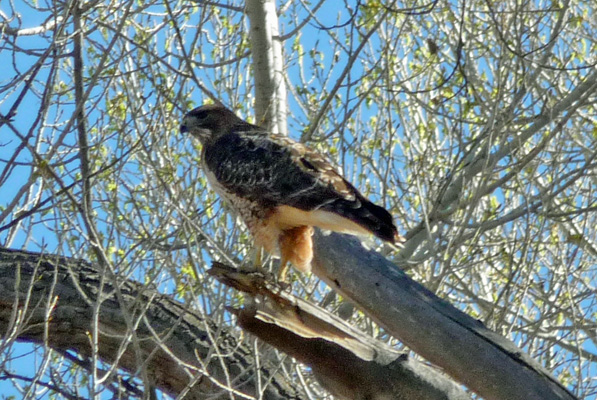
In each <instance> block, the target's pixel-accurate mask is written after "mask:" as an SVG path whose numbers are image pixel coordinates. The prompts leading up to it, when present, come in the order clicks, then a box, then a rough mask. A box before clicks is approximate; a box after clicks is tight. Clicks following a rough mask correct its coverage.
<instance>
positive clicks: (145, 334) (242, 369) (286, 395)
mask: <svg viewBox="0 0 597 400" xmlns="http://www.w3.org/2000/svg"><path fill="white" fill-rule="evenodd" d="M118 285H119V286H120V291H121V294H122V297H123V299H124V301H125V303H124V304H121V303H120V302H119V301H118V300H117V298H116V296H115V294H114V293H115V290H116V289H115V287H114V286H113V285H112V284H111V280H110V279H102V271H101V270H100V268H99V267H98V266H96V265H95V264H90V263H87V262H84V261H81V260H76V259H71V258H66V257H58V256H52V255H42V254H39V253H30V252H20V251H15V250H8V249H0V288H1V290H0V333H1V334H2V336H3V339H4V340H5V341H4V344H5V345H6V344H7V343H9V342H10V341H12V340H19V341H27V342H34V343H40V344H47V345H49V346H50V347H52V348H53V349H56V350H58V351H60V352H64V351H74V352H76V353H77V354H78V355H79V356H80V357H82V358H86V357H89V356H90V355H91V354H92V349H91V345H90V344H91V343H92V342H93V340H92V339H91V338H90V334H91V333H90V332H93V330H92V324H93V321H92V318H93V307H94V306H95V304H96V303H97V302H101V306H100V311H99V318H98V320H99V329H98V333H99V338H98V340H97V342H98V343H99V346H98V348H97V352H98V354H99V356H100V358H101V359H102V360H104V361H105V362H108V363H111V364H114V363H117V366H118V368H122V369H124V370H126V371H129V372H132V373H135V372H136V371H139V370H140V369H141V365H139V360H138V358H137V356H138V354H135V349H134V347H135V346H133V345H132V343H131V342H130V340H129V339H130V337H131V332H128V331H127V325H126V323H125V316H123V311H122V310H123V309H126V310H128V313H129V314H134V315H135V317H136V318H138V321H139V324H138V326H137V329H136V336H137V337H138V338H141V340H139V342H138V346H139V347H140V349H141V352H142V356H143V360H142V362H143V363H144V364H145V369H146V370H147V371H148V373H149V374H150V376H151V378H152V380H153V382H154V384H155V386H156V387H158V388H159V389H160V390H162V391H164V392H166V393H169V394H170V395H172V396H174V397H176V396H177V395H178V394H180V393H183V392H184V391H187V394H186V397H185V399H205V398H229V396H230V395H229V393H230V392H232V393H237V395H236V396H238V397H237V398H243V397H244V396H242V394H244V395H246V396H248V397H249V398H253V397H258V396H259V395H258V394H257V393H256V390H257V388H258V385H257V382H256V381H255V379H256V375H261V376H262V377H264V378H265V379H266V380H268V381H269V382H270V383H269V384H268V385H267V387H266V388H265V389H264V393H263V394H262V396H263V397H262V398H264V399H276V400H279V399H302V398H304V397H303V395H302V394H300V392H299V390H298V389H297V388H296V387H294V386H290V385H289V384H288V383H287V382H286V380H285V378H284V377H282V376H281V374H279V373H277V372H274V371H275V368H272V367H268V366H267V365H266V366H264V365H263V361H261V365H260V370H259V373H258V374H256V372H257V371H256V370H255V368H256V367H254V360H253V355H252V352H251V350H250V349H249V347H248V346H246V345H244V344H242V343H239V342H238V340H237V339H236V338H235V337H234V336H233V335H232V334H231V333H230V332H228V331H226V329H224V328H222V327H218V326H216V325H215V324H214V323H213V322H212V321H210V320H209V319H206V318H204V317H203V316H201V315H199V314H197V313H195V312H193V311H191V310H189V309H188V308H187V307H185V306H184V305H183V304H181V303H179V302H176V301H174V300H172V299H171V298H170V297H169V296H167V295H162V294H159V293H158V292H157V291H155V290H153V289H150V288H147V287H145V286H142V285H140V284H138V283H135V282H132V281H124V280H122V281H120V282H118ZM45 332H46V333H47V337H46V336H45ZM213 337H217V338H218V340H217V344H216V343H213V342H212V341H211V340H210V338H213ZM216 346H217V350H216V351H214V348H216ZM218 354H219V355H220V356H218ZM224 354H225V356H224ZM226 374H228V375H229V377H230V378H231V381H232V382H234V384H233V387H231V386H229V385H226V379H225V376H226ZM146 389H147V388H146ZM239 393H240V395H239Z"/></svg>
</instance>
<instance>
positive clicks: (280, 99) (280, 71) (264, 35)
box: [246, 0, 288, 135]
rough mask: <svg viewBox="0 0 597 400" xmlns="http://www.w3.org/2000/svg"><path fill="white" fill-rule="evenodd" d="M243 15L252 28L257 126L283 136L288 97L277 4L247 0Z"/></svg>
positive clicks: (250, 34) (271, 1) (269, 1)
mask: <svg viewBox="0 0 597 400" xmlns="http://www.w3.org/2000/svg"><path fill="white" fill-rule="evenodd" d="M246 14H247V16H248V17H249V21H250V24H251V27H250V30H249V37H250V41H251V54H252V56H253V73H254V76H255V118H256V124H257V125H260V126H263V127H265V128H267V129H268V130H269V131H271V132H274V133H279V134H283V135H286V134H287V127H286V120H287V114H288V112H287V109H286V107H287V100H286V97H287V95H286V82H285V80H284V59H283V57H282V43H281V42H280V35H279V32H278V15H277V14H276V3H275V1H274V0H248V1H247V4H246Z"/></svg>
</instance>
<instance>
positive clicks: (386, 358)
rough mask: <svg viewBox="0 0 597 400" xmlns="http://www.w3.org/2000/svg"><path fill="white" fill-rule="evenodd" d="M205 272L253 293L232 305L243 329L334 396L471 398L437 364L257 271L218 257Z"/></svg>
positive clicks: (432, 399)
mask: <svg viewBox="0 0 597 400" xmlns="http://www.w3.org/2000/svg"><path fill="white" fill-rule="evenodd" d="M209 273H210V274H211V275H213V276H215V277H216V278H217V279H219V280H220V281H221V282H223V283H225V284H227V285H229V286H232V287H234V288H236V289H238V290H241V291H243V292H245V293H248V294H249V295H250V296H252V297H251V299H252V301H251V302H248V304H247V305H246V306H245V307H244V308H242V309H231V311H232V312H233V313H234V314H235V315H236V316H237V318H238V323H239V325H240V326H241V327H242V328H243V329H244V330H246V331H248V332H250V333H252V334H253V335H255V336H257V337H259V338H260V339H262V340H263V341H265V342H267V343H269V344H271V345H272V346H274V347H276V348H277V349H279V350H281V351H283V352H285V353H286V354H288V355H290V356H292V357H294V358H296V359H297V360H298V361H300V362H302V363H304V364H305V365H307V366H309V367H310V368H311V370H312V371H313V373H314V374H315V377H316V378H317V379H318V381H319V382H320V383H321V384H322V386H324V387H325V388H326V389H327V390H328V391H329V392H330V393H332V394H333V395H334V396H335V397H336V398H338V399H347V400H376V399H378V400H384V399H402V400H440V399H441V400H464V399H470V397H469V396H468V395H467V394H466V393H465V392H464V390H463V389H462V388H461V387H460V386H459V385H458V384H456V383H455V382H453V381H452V380H450V379H449V378H448V377H446V376H445V375H444V374H442V373H441V372H440V371H439V370H437V369H434V368H433V367H431V366H429V365H426V364H423V363H421V362H420V361H417V360H415V359H413V358H409V357H408V355H407V354H403V353H399V352H397V351H395V350H393V349H392V348H391V347H389V346H387V345H386V344H385V343H382V342H378V341H376V340H374V339H372V338H370V337H368V336H367V335H365V334H363V333H361V332H360V331H358V330H356V329H354V328H352V327H351V326H350V325H348V324H347V323H346V322H344V321H342V320H341V319H340V318H338V317H336V316H334V315H332V314H330V313H328V312H327V311H326V310H323V309H321V308H319V307H316V306H314V305H312V304H310V303H307V302H306V301H303V300H301V299H298V298H296V297H293V296H292V295H291V294H289V293H288V292H287V291H285V290H280V288H279V287H277V286H275V285H273V284H272V283H270V282H268V280H266V279H265V277H264V276H262V275H260V274H258V273H244V272H237V271H236V270H235V269H233V268H231V267H227V266H225V265H222V264H219V263H215V264H214V267H213V268H212V269H211V270H210V271H209Z"/></svg>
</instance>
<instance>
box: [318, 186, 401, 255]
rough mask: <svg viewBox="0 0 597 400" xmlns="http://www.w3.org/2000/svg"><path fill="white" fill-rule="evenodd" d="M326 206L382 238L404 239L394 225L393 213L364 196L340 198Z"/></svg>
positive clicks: (395, 241)
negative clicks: (347, 198) (352, 198)
mask: <svg viewBox="0 0 597 400" xmlns="http://www.w3.org/2000/svg"><path fill="white" fill-rule="evenodd" d="M325 208H327V209H328V211H332V212H335V213H338V214H340V215H341V216H343V217H344V218H347V219H349V220H351V221H353V222H354V223H356V224H358V225H360V226H362V227H363V228H365V229H367V230H368V231H370V232H371V233H373V234H374V235H375V236H377V237H378V238H380V239H381V240H384V241H386V242H390V243H393V244H400V243H402V242H403V241H404V238H403V237H402V236H400V234H399V233H398V229H397V228H396V225H394V221H393V218H392V215H391V214H390V213H389V212H388V211H387V210H386V209H385V208H383V207H380V206H378V205H375V204H373V203H372V202H370V201H369V200H367V199H366V198H364V197H362V196H357V198H356V199H355V200H352V201H350V200H345V199H339V200H337V201H335V202H333V203H331V204H329V205H327V206H326V207H325Z"/></svg>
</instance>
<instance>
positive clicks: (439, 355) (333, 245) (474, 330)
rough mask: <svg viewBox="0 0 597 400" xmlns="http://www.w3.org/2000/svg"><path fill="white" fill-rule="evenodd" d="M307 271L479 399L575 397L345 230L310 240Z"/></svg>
mask: <svg viewBox="0 0 597 400" xmlns="http://www.w3.org/2000/svg"><path fill="white" fill-rule="evenodd" d="M314 251H315V258H314V262H313V264H314V265H313V272H314V273H315V274H316V275H317V276H319V277H320V278H322V279H323V280H324V281H326V283H328V284H329V285H330V286H331V287H332V288H334V289H335V290H336V291H338V292H339V293H340V294H342V296H344V297H345V298H347V299H349V300H350V301H351V302H353V303H354V304H355V305H357V306H358V307H359V308H361V309H362V310H363V311H364V312H365V313H366V314H367V315H368V316H370V317H371V318H373V319H374V320H375V321H376V322H378V323H379V324H380V325H381V326H383V327H384V328H385V329H386V330H387V331H388V332H389V333H390V334H392V335H393V336H394V337H396V338H398V339H400V340H401V341H402V342H403V343H405V344H406V345H407V346H409V347H410V348H411V349H412V350H413V351H415V352H416V353H417V354H420V355H421V356H423V357H424V358H425V359H427V360H428V361H429V362H431V363H432V364H434V365H436V366H438V367H441V368H442V369H443V370H444V372H446V373H447V374H449V375H450V376H452V377H453V378H454V379H456V380H458V381H459V382H461V383H463V384H464V385H466V386H467V387H468V388H469V389H471V390H473V391H475V392H476V393H478V394H479V395H481V396H482V397H483V398H485V399H488V400H489V399H495V400H516V399H519V400H550V399H554V400H555V399H568V400H570V399H574V398H575V397H574V396H573V395H572V394H571V393H570V392H569V391H567V390H566V389H565V388H564V387H563V386H562V385H561V384H560V383H559V382H558V381H557V380H556V379H555V378H554V377H553V376H552V375H551V374H550V373H549V372H548V371H547V370H545V369H544V368H543V367H541V366H540V365H539V364H538V363H537V362H535V361H534V360H533V359H531V358H530V357H529V356H528V355H526V354H525V353H524V352H523V351H522V350H521V349H519V348H518V347H516V346H515V345H514V343H512V342H511V341H509V340H508V339H506V338H504V337H502V336H500V335H498V334H496V333H495V332H492V331H491V330H489V329H487V328H485V326H484V325H483V324H482V323H481V322H479V321H477V320H475V319H473V318H471V317H470V316H468V315H466V314H465V313H463V312H461V311H459V310H458V309H456V308H455V307H453V306H452V305H450V304H449V303H448V302H446V301H444V300H442V299H440V298H438V297H437V296H436V295H435V294H433V293H432V292H430V291H429V290H427V289H426V288H425V287H423V286H422V285H420V284H418V283H417V282H415V281H413V280H412V279H411V278H409V277H408V276H407V275H406V274H405V273H404V272H402V271H401V270H399V269H398V268H397V267H396V266H395V265H394V264H392V263H391V262H389V261H388V260H386V259H385V258H384V257H382V256H381V255H380V254H378V253H377V252H375V251H370V250H366V249H365V248H363V246H362V245H361V243H360V242H359V241H358V240H357V239H356V238H351V237H348V236H346V235H340V234H331V235H324V234H322V233H321V232H320V231H317V232H316V234H315V237H314Z"/></svg>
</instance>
